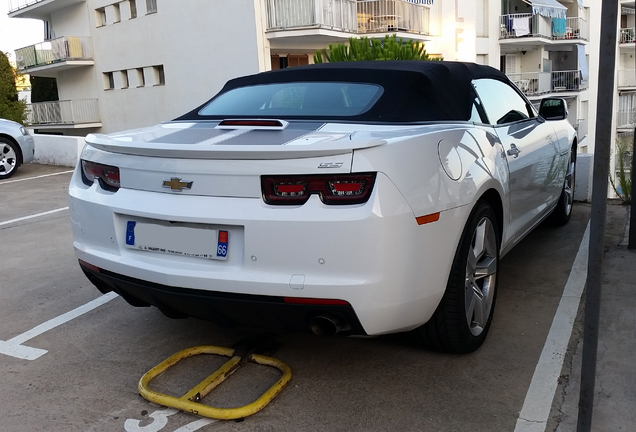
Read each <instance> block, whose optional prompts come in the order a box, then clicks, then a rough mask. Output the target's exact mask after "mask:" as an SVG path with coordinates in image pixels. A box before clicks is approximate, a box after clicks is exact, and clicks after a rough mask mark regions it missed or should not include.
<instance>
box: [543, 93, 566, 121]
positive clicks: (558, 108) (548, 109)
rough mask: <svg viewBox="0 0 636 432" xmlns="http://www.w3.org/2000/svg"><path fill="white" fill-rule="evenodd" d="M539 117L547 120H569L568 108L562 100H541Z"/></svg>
mask: <svg viewBox="0 0 636 432" xmlns="http://www.w3.org/2000/svg"><path fill="white" fill-rule="evenodd" d="M539 115H540V116H541V117H543V118H544V119H546V120H565V119H567V118H568V107H567V104H566V103H565V100H563V99H561V98H545V99H542V100H541V106H540V107H539Z"/></svg>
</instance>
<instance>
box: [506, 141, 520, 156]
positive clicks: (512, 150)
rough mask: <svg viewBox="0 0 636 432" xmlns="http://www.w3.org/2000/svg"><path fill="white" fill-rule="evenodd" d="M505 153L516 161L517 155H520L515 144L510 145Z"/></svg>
mask: <svg viewBox="0 0 636 432" xmlns="http://www.w3.org/2000/svg"><path fill="white" fill-rule="evenodd" d="M506 153H508V156H514V158H515V159H517V158H518V157H519V153H521V149H520V148H519V147H517V145H516V144H510V149H509V150H508V151H507V152H506Z"/></svg>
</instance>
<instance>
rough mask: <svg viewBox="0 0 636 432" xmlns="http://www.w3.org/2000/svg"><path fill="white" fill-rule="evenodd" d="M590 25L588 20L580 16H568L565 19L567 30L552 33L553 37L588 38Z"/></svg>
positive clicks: (559, 38) (556, 38) (562, 38)
mask: <svg viewBox="0 0 636 432" xmlns="http://www.w3.org/2000/svg"><path fill="white" fill-rule="evenodd" d="M588 29H589V26H588V25H587V21H585V20H584V19H583V18H579V17H571V18H566V20H565V32H564V33H563V34H555V33H554V32H553V33H552V39H555V40H564V39H582V40H588V38H589V36H588V31H589V30H588Z"/></svg>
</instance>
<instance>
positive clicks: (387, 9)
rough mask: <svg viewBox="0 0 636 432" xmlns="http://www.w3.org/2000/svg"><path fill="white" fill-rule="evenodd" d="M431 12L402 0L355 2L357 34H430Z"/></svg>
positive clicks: (419, 5)
mask: <svg viewBox="0 0 636 432" xmlns="http://www.w3.org/2000/svg"><path fill="white" fill-rule="evenodd" d="M430 22H431V10H430V9H429V8H427V7H425V6H423V5H421V4H414V3H410V2H406V1H402V0H363V1H358V2H357V24H358V28H357V30H358V33H386V32H393V31H402V32H406V33H416V34H424V35H429V34H431V28H430Z"/></svg>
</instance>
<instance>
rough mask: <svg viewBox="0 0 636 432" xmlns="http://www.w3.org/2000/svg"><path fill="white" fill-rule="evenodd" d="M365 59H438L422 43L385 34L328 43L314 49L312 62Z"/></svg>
mask: <svg viewBox="0 0 636 432" xmlns="http://www.w3.org/2000/svg"><path fill="white" fill-rule="evenodd" d="M367 60H439V59H437V58H431V57H429V55H428V54H427V53H426V50H425V49H424V44H422V43H418V42H413V41H411V40H407V41H404V40H403V39H398V38H397V36H396V35H391V36H389V35H386V36H385V37H384V40H379V39H369V38H367V37H361V38H359V39H358V38H349V44H329V49H328V50H327V49H322V50H318V51H316V54H314V63H325V62H329V63H334V62H343V61H367Z"/></svg>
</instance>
